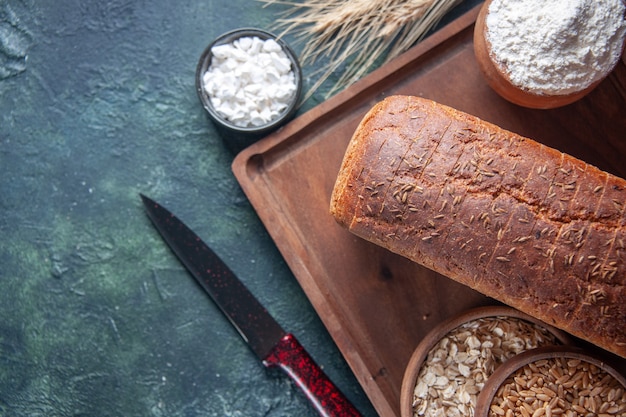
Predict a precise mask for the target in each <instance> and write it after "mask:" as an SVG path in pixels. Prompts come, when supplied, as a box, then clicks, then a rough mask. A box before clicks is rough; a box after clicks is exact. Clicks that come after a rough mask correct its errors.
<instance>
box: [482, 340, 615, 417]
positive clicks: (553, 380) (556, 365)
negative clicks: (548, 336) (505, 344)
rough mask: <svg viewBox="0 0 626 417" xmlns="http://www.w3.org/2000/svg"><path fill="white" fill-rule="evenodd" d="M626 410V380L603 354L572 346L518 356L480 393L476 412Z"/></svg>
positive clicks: (521, 414)
mask: <svg viewBox="0 0 626 417" xmlns="http://www.w3.org/2000/svg"><path fill="white" fill-rule="evenodd" d="M625 415H626V379H624V377H623V376H622V375H621V374H619V373H618V372H617V370H616V369H615V368H613V367H612V366H610V365H608V364H607V362H606V360H605V358H602V357H599V356H592V355H591V354H589V353H588V352H585V351H583V350H582V349H578V348H572V347H555V346H552V347H546V348H541V349H534V350H529V351H527V352H524V353H523V354H520V355H518V356H517V357H515V358H514V359H512V360H511V361H509V362H507V364H505V365H504V366H502V367H501V368H500V369H498V370H497V371H496V372H495V373H494V374H493V375H492V377H491V379H490V380H489V381H488V383H487V384H486V385H485V388H484V390H483V392H481V394H480V396H479V398H478V402H477V406H476V416H478V417H501V416H502V417H514V416H515V417H541V416H546V417H552V416H564V417H574V416H601V417H615V416H622V417H623V416H625Z"/></svg>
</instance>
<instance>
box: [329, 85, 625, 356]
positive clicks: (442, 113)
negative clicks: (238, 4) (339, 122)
mask: <svg viewBox="0 0 626 417" xmlns="http://www.w3.org/2000/svg"><path fill="white" fill-rule="evenodd" d="M625 207H626V181H624V180H623V179H621V178H618V177H616V176H614V175H611V174H608V173H606V172H603V171H601V170H599V169H597V168H596V167H593V166H591V165H589V164H586V163H585V162H583V161H581V160H578V159H576V158H574V157H572V156H570V155H567V154H564V153H562V152H559V151H557V150H555V149H552V148H549V147H546V146H544V145H542V144H540V143H537V142H535V141H532V140H531V139H528V138H525V137H522V136H520V135H517V134H514V133H512V132H509V131H506V130H503V129H501V128H499V127H497V126H495V125H493V124H490V123H488V122H485V121H482V120H480V119H478V118H477V117H474V116H471V115H468V114H466V113H463V112H460V111H457V110H454V109H452V108H450V107H447V106H443V105H440V104H437V103H435V102H432V101H430V100H426V99H422V98H418V97H410V96H393V97H389V98H387V99H385V100H384V101H382V102H380V103H378V104H377V105H376V106H374V107H373V108H372V109H371V110H370V111H369V112H368V114H367V115H366V116H365V118H364V119H363V121H362V122H361V124H360V125H359V127H358V128H357V130H356V131H355V133H354V136H353V137H352V140H351V141H350V144H349V145H348V149H347V150H346V154H345V157H344V161H343V164H342V167H341V170H340V172H339V174H338V177H337V182H336V185H335V188H334V190H333V194H332V197H331V207H330V211H331V213H332V215H333V216H334V217H335V219H336V220H337V221H338V222H339V223H340V224H342V225H344V226H345V227H347V228H348V229H349V230H350V231H351V232H353V233H355V234H356V235H358V236H360V237H362V238H364V239H366V240H369V241H371V242H373V243H376V244H378V245H380V246H382V247H384V248H387V249H389V250H391V251H392V252H395V253H398V254H400V255H403V256H405V257H407V258H409V259H411V260H413V261H415V262H417V263H420V264H422V265H424V266H426V267H428V268H431V269H433V270H435V271H437V272H439V273H441V274H443V275H446V276H447V277H450V278H452V279H454V280H456V281H458V282H460V283H463V284H465V285H468V286H469V287H471V288H473V289H475V290H477V291H480V292H482V293H483V294H485V295H487V296H490V297H492V298H494V299H497V300H499V301H502V302H504V303H506V304H508V305H510V306H512V307H515V308H517V309H519V310H521V311H523V312H525V313H527V314H530V315H532V316H534V317H536V318H538V319H540V320H543V321H545V322H546V323H549V324H553V325H555V326H556V327H559V328H561V329H563V330H565V331H568V332H570V333H571V334H573V335H575V336H577V337H580V338H582V339H585V340H587V341H589V342H591V343H594V344H596V345H598V346H600V347H602V348H604V349H606V350H609V351H611V352H614V353H616V354H618V355H620V356H622V357H626V290H625V284H626V215H625V211H624V209H625Z"/></svg>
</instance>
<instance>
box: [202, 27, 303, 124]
mask: <svg viewBox="0 0 626 417" xmlns="http://www.w3.org/2000/svg"><path fill="white" fill-rule="evenodd" d="M196 91H197V93H198V97H199V98H200V101H201V102H202V105H203V107H204V108H205V110H206V111H207V112H208V114H209V116H210V117H211V119H212V120H213V122H214V123H215V124H216V125H217V126H218V128H221V130H222V131H224V130H226V132H227V133H231V134H232V133H234V134H239V135H250V136H262V135H264V134H268V133H269V132H271V131H273V130H275V129H277V128H278V127H280V126H281V125H283V124H284V123H285V122H287V121H288V120H289V119H290V118H291V117H292V116H293V115H294V113H295V112H296V110H297V107H298V104H299V100H300V96H301V91H302V70H301V68H300V65H299V62H298V59H297V57H296V55H295V54H294V52H293V51H292V50H291V48H290V47H289V45H287V43H286V42H285V41H283V40H282V39H279V38H277V37H276V36H275V35H273V34H272V33H270V32H266V31H264V30H261V29H254V28H243V29H237V30H234V31H230V32H227V33H225V34H223V35H221V36H219V37H218V38H217V39H215V40H214V41H213V42H212V43H211V44H209V46H208V47H207V48H206V49H205V50H204V52H203V53H202V55H201V57H200V61H199V62H198V66H197V68H196Z"/></svg>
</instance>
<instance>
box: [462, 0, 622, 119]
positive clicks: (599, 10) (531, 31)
mask: <svg viewBox="0 0 626 417" xmlns="http://www.w3.org/2000/svg"><path fill="white" fill-rule="evenodd" d="M625 7H626V6H625V5H624V2H623V1H622V0H563V1H558V2H546V1H545V0H519V1H515V2H510V1H507V0H487V1H485V3H484V4H483V6H482V9H481V11H480V13H479V15H478V18H477V20H476V26H475V32H474V51H475V54H476V59H477V61H478V64H479V67H480V69H481V71H482V73H483V74H484V75H485V78H486V80H487V82H488V83H489V85H490V86H491V87H492V88H493V89H494V90H495V91H496V92H497V93H498V94H500V95H501V96H502V97H503V98H505V99H507V100H508V101H510V102H512V103H515V104H518V105H521V106H524V107H529V108H539V109H548V108H555V107H560V106H564V105H567V104H570V103H573V102H575V101H577V100H579V99H580V98H582V97H584V96H585V95H587V94H588V93H589V92H591V91H592V90H593V89H594V88H595V87H596V86H597V85H598V84H599V83H601V82H602V81H603V80H604V79H605V78H606V77H607V76H608V75H609V74H610V73H611V71H612V70H613V69H614V68H615V66H616V65H617V63H618V62H619V60H620V57H621V56H622V54H623V52H624V39H625V37H626V19H625V17H624V10H625Z"/></svg>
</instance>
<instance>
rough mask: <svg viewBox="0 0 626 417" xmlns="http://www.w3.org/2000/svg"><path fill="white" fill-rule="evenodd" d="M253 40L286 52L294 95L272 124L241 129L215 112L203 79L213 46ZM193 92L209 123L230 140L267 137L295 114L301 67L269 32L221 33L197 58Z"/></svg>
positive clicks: (284, 44) (300, 89)
mask: <svg viewBox="0 0 626 417" xmlns="http://www.w3.org/2000/svg"><path fill="white" fill-rule="evenodd" d="M254 36H256V37H258V38H260V39H261V40H267V39H273V40H275V41H276V42H277V43H278V44H279V45H280V46H281V47H282V49H283V51H284V52H285V54H286V55H287V57H288V58H289V60H290V61H291V69H292V71H293V73H294V76H295V82H296V91H295V93H294V95H293V97H292V99H291V102H290V104H289V105H288V106H287V108H286V109H285V110H283V111H282V113H281V114H280V115H279V116H278V117H276V118H275V119H273V120H271V121H270V122H268V123H266V124H264V125H260V126H252V127H247V126H246V127H242V126H237V125H236V124H234V123H232V122H230V121H229V120H227V119H225V118H224V117H222V116H221V115H220V114H219V113H218V112H217V111H216V110H215V108H214V107H213V105H212V104H211V100H210V98H209V95H208V94H207V93H206V91H205V90H204V88H203V83H202V76H203V75H204V73H205V72H206V71H207V70H208V69H209V67H210V66H211V60H212V57H213V55H212V53H211V49H212V48H213V47H214V46H217V45H224V44H229V43H232V42H234V41H235V40H237V39H239V38H243V37H254ZM196 92H197V93H198V97H199V98H200V101H201V102H202V105H203V106H204V108H205V110H206V111H207V112H208V113H209V116H210V118H211V120H212V121H213V122H214V123H215V124H216V125H217V126H218V127H219V128H221V129H220V130H221V131H222V132H225V133H227V134H228V133H230V135H229V136H233V135H237V136H243V137H253V138H260V137H262V136H264V135H266V134H268V133H270V132H271V131H273V130H275V129H277V128H279V127H280V126H282V125H283V124H284V123H286V122H287V121H288V120H289V119H291V118H292V117H293V115H294V114H295V112H296V111H297V109H298V104H299V101H300V96H301V94H302V69H301V67H300V63H299V62H298V58H297V57H296V54H295V53H294V52H293V50H292V49H291V48H290V47H289V45H287V43H286V42H285V41H283V40H282V39H280V38H278V37H276V36H275V35H273V34H272V33H270V32H266V31H264V30H261V29H254V28H243V29H236V30H233V31H230V32H227V33H224V34H223V35H221V36H219V37H218V38H217V39H215V40H214V41H213V42H211V43H210V44H209V46H207V48H206V49H205V50H204V52H203V53H202V55H201V57H200V61H199V62H198V66H197V68H196Z"/></svg>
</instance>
